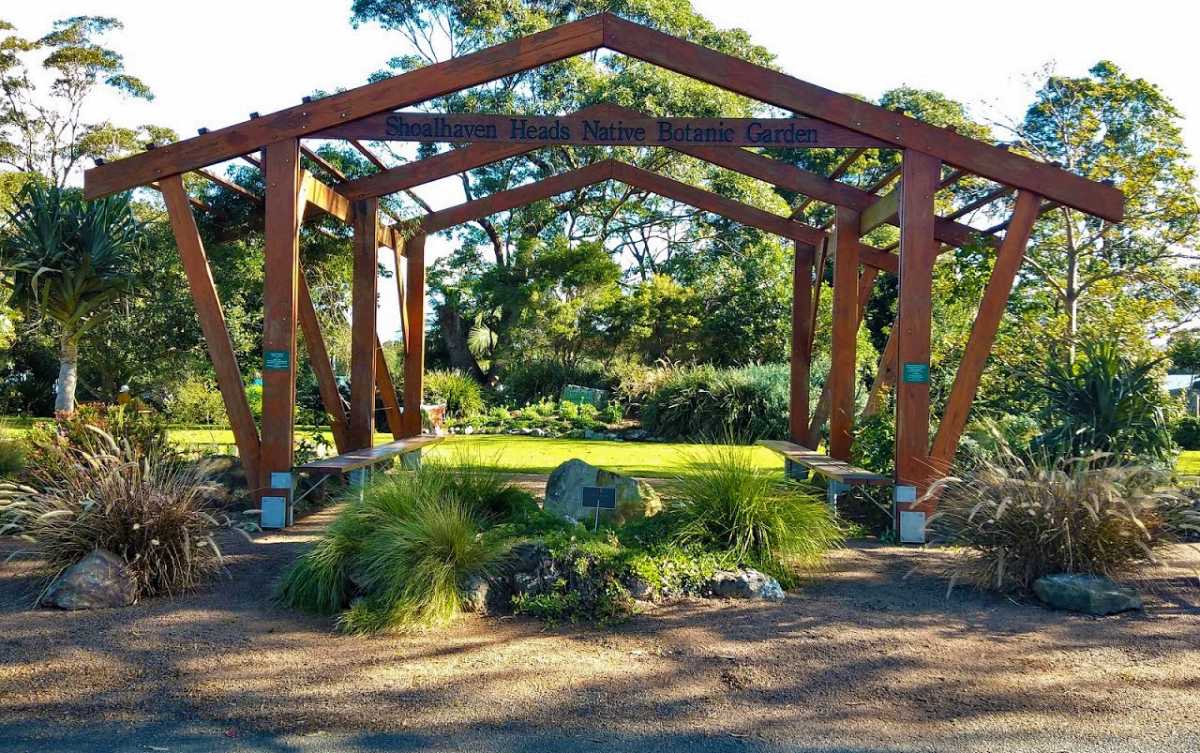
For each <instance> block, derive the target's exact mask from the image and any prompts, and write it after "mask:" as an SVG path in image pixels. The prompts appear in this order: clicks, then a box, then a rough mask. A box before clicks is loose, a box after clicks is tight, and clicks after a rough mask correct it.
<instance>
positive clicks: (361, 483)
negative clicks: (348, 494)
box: [349, 468, 367, 502]
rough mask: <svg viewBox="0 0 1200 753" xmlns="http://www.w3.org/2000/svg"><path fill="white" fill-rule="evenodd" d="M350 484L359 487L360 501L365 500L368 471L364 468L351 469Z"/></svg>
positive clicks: (354, 487) (355, 487)
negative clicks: (364, 493)
mask: <svg viewBox="0 0 1200 753" xmlns="http://www.w3.org/2000/svg"><path fill="white" fill-rule="evenodd" d="M349 475H350V486H351V488H353V489H358V501H359V502H362V501H363V490H365V489H366V488H367V471H366V469H363V468H358V469H356V470H353V471H350V474H349Z"/></svg>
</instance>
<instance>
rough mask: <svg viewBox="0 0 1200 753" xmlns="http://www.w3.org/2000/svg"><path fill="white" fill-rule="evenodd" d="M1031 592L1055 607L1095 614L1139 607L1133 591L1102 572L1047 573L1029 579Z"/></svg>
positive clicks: (1137, 597) (1112, 612)
mask: <svg viewBox="0 0 1200 753" xmlns="http://www.w3.org/2000/svg"><path fill="white" fill-rule="evenodd" d="M1033 592H1034V593H1035V594H1037V597H1038V598H1039V599H1041V600H1042V603H1044V604H1046V605H1048V606H1051V607H1054V608H1055V609H1066V610H1068V611H1071V612H1083V613H1084V614H1092V615H1097V616H1103V615H1106V614H1117V613H1118V612H1128V611H1131V610H1136V609H1141V608H1142V597H1141V596H1140V595H1138V592H1137V591H1135V590H1134V589H1132V588H1130V587H1128V586H1122V585H1121V584H1119V583H1117V582H1116V581H1114V580H1112V579H1111V578H1105V577H1104V576H1102V575H1072V574H1070V573H1059V574H1057V575H1047V576H1044V577H1041V578H1038V579H1037V580H1035V581H1034V582H1033Z"/></svg>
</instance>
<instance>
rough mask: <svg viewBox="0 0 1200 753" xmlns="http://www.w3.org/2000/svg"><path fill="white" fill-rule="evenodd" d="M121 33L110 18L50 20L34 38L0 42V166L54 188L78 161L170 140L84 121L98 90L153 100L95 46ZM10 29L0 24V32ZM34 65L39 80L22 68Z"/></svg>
mask: <svg viewBox="0 0 1200 753" xmlns="http://www.w3.org/2000/svg"><path fill="white" fill-rule="evenodd" d="M122 27H123V25H122V24H121V22H120V21H118V20H117V19H115V18H109V17H104V16H74V17H71V18H65V19H62V20H60V21H55V22H54V24H53V26H52V27H51V29H50V31H49V32H47V33H46V34H44V35H43V36H41V37H39V38H37V39H26V38H24V37H21V36H19V35H17V34H15V33H13V34H9V35H8V36H5V37H3V38H0V163H3V164H7V165H10V166H12V167H14V168H16V169H17V170H18V171H21V172H24V173H28V174H35V175H42V176H45V177H46V178H47V179H48V180H49V181H51V182H52V183H54V184H55V185H57V186H60V187H61V186H65V185H66V184H67V181H68V179H69V178H70V177H71V175H72V174H73V173H74V172H75V171H76V170H77V169H78V168H79V167H80V166H81V162H82V161H83V160H85V159H96V158H100V159H110V158H112V157H114V156H117V155H120V154H124V153H126V152H129V151H132V150H135V149H137V148H139V147H140V146H141V145H142V144H143V143H145V142H148V141H158V142H162V141H169V140H174V138H175V136H174V134H173V133H172V132H171V131H170V130H168V129H165V128H161V127H158V126H153V125H140V126H134V127H130V126H122V125H117V124H114V123H113V122H112V121H110V120H106V119H91V118H89V117H88V105H89V103H90V102H92V100H94V99H95V98H96V96H97V95H98V94H99V92H100V91H102V90H110V91H115V92H119V93H120V94H122V95H124V96H127V97H131V98H134V99H143V100H151V99H153V98H154V95H153V94H152V93H151V91H150V88H149V87H148V86H146V84H145V83H144V82H143V81H142V80H141V79H139V78H138V77H136V76H133V75H131V74H130V73H129V72H127V71H126V70H125V61H124V58H123V57H122V56H121V55H120V54H119V53H118V52H116V51H115V50H113V49H111V48H109V47H105V46H104V45H103V43H102V42H103V38H104V37H105V36H106V35H107V34H109V33H110V32H113V31H118V30H120V29H121V28H122ZM13 30H14V27H13V25H12V24H10V23H8V22H6V21H4V20H2V19H0V32H3V31H13ZM36 58H40V66H39V67H40V69H41V72H40V74H34V72H33V71H32V70H31V69H30V65H29V62H30V61H31V59H36ZM45 78H48V83H45V82H44V81H43V79H45ZM39 83H42V84H43V85H41V86H39Z"/></svg>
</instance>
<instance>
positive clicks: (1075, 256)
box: [1063, 210, 1079, 363]
mask: <svg viewBox="0 0 1200 753" xmlns="http://www.w3.org/2000/svg"><path fill="white" fill-rule="evenodd" d="M1063 216H1064V218H1065V224H1066V231H1067V232H1066V236H1067V279H1066V285H1065V288H1066V295H1065V296H1063V297H1064V299H1065V300H1064V304H1065V307H1066V309H1067V344H1068V347H1069V348H1070V349H1069V350H1068V351H1067V357H1068V359H1069V363H1075V337H1076V336H1077V335H1078V334H1079V252H1078V250H1077V249H1076V248H1075V234H1074V232H1073V231H1074V228H1073V227H1072V226H1071V212H1070V210H1064V211H1063Z"/></svg>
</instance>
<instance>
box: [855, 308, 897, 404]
mask: <svg viewBox="0 0 1200 753" xmlns="http://www.w3.org/2000/svg"><path fill="white" fill-rule="evenodd" d="M895 383H896V324H895V322H893V323H892V329H891V331H890V332H888V339H887V343H885V344H884V346H883V352H882V353H880V354H879V368H878V369H876V370H875V381H874V382H872V383H871V392H870V393H868V394H867V404H866V405H865V406H863V412H862V414H863V418H866V417H868V416H874V415H875V414H876V413H878V412H879V407H880V404H881V403H882V402H883V391H884V390H885V389H887V388H888V387H891V386H892V385H893V384H895Z"/></svg>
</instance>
